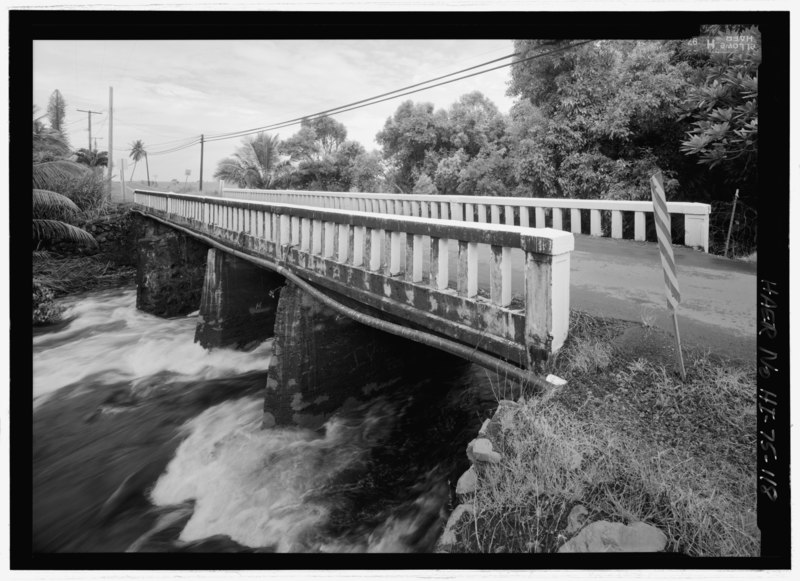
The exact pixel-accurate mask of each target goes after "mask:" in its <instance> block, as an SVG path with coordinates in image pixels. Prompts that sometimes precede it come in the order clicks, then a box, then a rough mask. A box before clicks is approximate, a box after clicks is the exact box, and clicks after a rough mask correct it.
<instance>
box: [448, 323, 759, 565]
mask: <svg viewBox="0 0 800 581" xmlns="http://www.w3.org/2000/svg"><path fill="white" fill-rule="evenodd" d="M571 323H572V324H571V329H570V338H569V339H568V342H567V344H566V345H565V347H564V349H563V350H562V351H561V352H560V353H559V354H558V356H557V357H556V358H555V360H554V361H552V362H550V363H549V364H548V365H547V366H546V369H545V371H546V372H548V373H554V374H556V375H559V376H560V377H563V378H565V379H567V380H568V383H567V385H565V386H563V387H553V388H552V389H551V390H550V391H549V392H548V393H545V394H543V395H536V396H534V395H530V396H528V397H523V398H521V399H520V400H519V403H520V404H521V405H520V406H518V407H516V408H514V410H515V411H514V412H513V416H511V418H510V419H509V420H508V424H507V425H508V429H507V430H504V431H503V434H502V437H501V440H502V441H501V442H496V446H495V448H496V449H498V450H499V451H501V452H502V454H503V459H502V461H501V462H500V463H499V464H497V465H494V466H492V465H490V466H488V467H484V468H483V469H481V470H480V474H479V483H478V486H477V492H476V493H475V496H474V499H473V500H472V502H473V506H474V513H473V514H471V515H470V513H465V514H466V516H465V517H463V518H462V519H461V520H460V521H459V523H458V525H457V529H456V532H457V538H458V540H459V542H458V545H457V546H456V547H455V550H456V551H464V552H476V551H477V552H490V553H493V552H529V553H530V552H554V551H557V550H558V548H559V547H560V546H562V545H563V544H564V543H565V542H566V541H567V540H568V539H569V538H571V537H572V536H574V534H575V533H576V532H577V531H576V530H574V529H573V530H570V531H569V532H567V528H568V516H569V515H570V512H571V511H572V510H573V508H574V507H576V506H578V505H581V506H583V507H584V508H585V509H586V511H587V512H586V519H585V521H584V524H589V523H590V522H593V521H598V520H606V521H611V522H621V523H625V524H630V523H633V522H637V521H643V522H645V523H648V524H651V525H653V526H656V527H658V528H659V529H660V530H661V531H662V532H664V534H665V535H666V536H667V538H668V545H667V548H666V550H667V551H669V552H676V553H681V554H685V555H689V556H757V555H758V554H759V550H760V549H759V547H760V534H759V530H758V528H757V525H756V487H755V482H756V474H755V465H756V462H755V434H756V428H755V423H756V401H755V395H756V385H755V384H756V378H755V373H754V370H753V369H752V366H748V365H744V364H743V363H741V362H736V361H728V360H724V359H721V358H718V357H715V356H713V355H711V354H709V353H707V352H705V351H703V350H702V349H685V351H684V357H685V361H686V371H687V378H686V381H685V382H684V381H681V379H680V377H679V376H677V375H676V374H675V373H674V371H673V363H674V346H673V345H674V344H673V343H672V338H671V337H670V336H669V335H667V334H666V333H664V332H663V331H660V330H658V329H656V328H653V327H644V326H639V325H635V324H632V323H625V322H622V321H613V320H612V321H609V320H601V319H595V318H593V317H590V316H588V315H585V314H582V313H579V312H573V315H572V321H571Z"/></svg>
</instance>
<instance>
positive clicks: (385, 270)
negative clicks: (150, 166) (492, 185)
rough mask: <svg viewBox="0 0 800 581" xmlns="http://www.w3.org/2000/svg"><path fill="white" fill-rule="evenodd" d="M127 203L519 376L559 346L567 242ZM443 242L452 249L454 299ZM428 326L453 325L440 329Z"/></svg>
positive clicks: (563, 329) (430, 222)
mask: <svg viewBox="0 0 800 581" xmlns="http://www.w3.org/2000/svg"><path fill="white" fill-rule="evenodd" d="M135 203H136V205H137V206H139V207H140V208H142V209H146V210H149V211H150V212H153V213H154V214H155V215H158V216H162V217H166V218H168V219H169V220H172V221H175V222H176V223H183V224H187V225H189V226H190V227H192V228H193V229H195V230H197V231H199V232H202V233H205V234H209V235H212V236H214V237H216V238H217V239H225V240H228V241H230V242H231V243H232V244H234V245H236V247H237V249H238V248H244V249H246V250H248V251H251V252H253V253H256V254H258V255H260V256H269V257H272V258H273V259H275V260H279V261H281V263H282V264H284V265H290V266H292V267H294V269H295V270H296V271H297V273H298V274H299V275H301V276H303V275H304V274H305V275H306V278H307V279H308V280H310V281H311V282H317V283H320V284H325V283H326V282H330V280H328V279H331V280H334V279H335V280H336V281H338V284H340V285H341V284H344V285H347V288H349V289H352V290H353V292H354V293H357V294H359V296H361V297H362V299H363V300H364V302H365V303H367V304H372V305H373V306H377V307H378V308H383V306H384V305H385V300H384V299H385V298H389V299H392V300H394V301H396V302H398V303H405V304H402V305H401V306H396V308H395V307H392V309H394V312H393V314H397V313H401V312H402V313H403V314H407V315H409V317H410V319H411V320H412V322H414V323H415V324H423V325H429V326H430V327H431V328H432V329H433V330H434V331H437V332H442V333H451V332H452V333H455V335H456V336H460V338H462V339H463V340H465V342H470V341H472V342H473V344H475V343H480V348H481V349H482V350H486V351H488V352H491V353H494V354H496V355H499V356H501V357H503V358H504V359H507V360H512V361H514V362H515V363H517V364H519V365H520V366H522V367H530V366H532V365H533V362H534V361H536V360H540V359H543V358H545V357H546V356H547V355H548V354H550V353H552V352H555V351H556V350H558V349H559V348H560V347H561V345H562V344H563V343H564V340H565V339H566V335H567V329H568V325H569V275H570V253H571V251H572V250H573V248H574V237H573V236H572V234H570V233H568V232H562V231H558V230H553V229H550V228H544V229H532V228H526V227H522V226H511V225H506V224H487V223H481V224H477V223H469V222H465V221H458V220H446V219H441V218H438V219H437V218H432V217H428V218H421V217H413V216H401V215H396V214H391V213H388V212H384V213H371V212H363V211H352V210H346V209H328V208H320V207H314V206H309V205H291V204H277V203H273V202H263V201H245V200H236V199H230V198H220V197H213V196H205V197H204V196H194V195H185V194H174V193H169V192H152V191H142V190H137V191H136V192H135ZM451 240H454V241H456V246H457V253H456V261H457V264H456V265H455V271H456V277H455V288H454V289H453V288H449V282H450V276H449V272H450V265H449V259H450V256H449V251H448V249H449V246H450V241H451ZM478 245H487V246H488V247H489V248H490V253H489V264H488V269H489V276H488V288H487V289H479V284H478V281H479V277H478V271H479V264H478ZM515 249H519V250H521V251H522V252H523V253H524V256H525V260H524V271H523V276H524V284H523V288H524V296H523V301H522V305H521V306H519V307H515V308H512V302H513V298H514V297H513V296H512V275H513V269H512V258H511V252H512V251H513V250H515ZM426 263H427V264H426ZM358 273H362V274H363V276H362V275H361V274H358ZM364 273H366V274H364ZM359 277H360V278H359ZM479 291H483V294H485V295H486V296H481V293H480V292H479ZM365 293H366V294H365ZM401 307H402V308H401ZM389 310H391V309H389ZM412 311H413V312H412ZM436 317H438V318H439V319H445V320H451V321H453V322H454V323H455V324H456V325H455V327H453V328H450V327H448V326H447V325H442V324H439V323H438V322H437V321H436V320H435V319H436ZM477 346H478V345H476V347H477Z"/></svg>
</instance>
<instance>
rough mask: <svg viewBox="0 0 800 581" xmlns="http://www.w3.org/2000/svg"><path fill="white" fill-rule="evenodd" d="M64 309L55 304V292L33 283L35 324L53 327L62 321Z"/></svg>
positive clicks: (35, 282)
mask: <svg viewBox="0 0 800 581" xmlns="http://www.w3.org/2000/svg"><path fill="white" fill-rule="evenodd" d="M63 312H64V309H63V307H60V306H58V305H57V304H56V303H55V297H54V294H53V291H52V290H50V289H49V288H47V287H46V286H44V285H43V284H41V283H39V282H37V281H33V324H34V325H52V324H53V323H57V322H58V321H60V320H61V315H62V313H63Z"/></svg>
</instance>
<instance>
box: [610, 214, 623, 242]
mask: <svg viewBox="0 0 800 581" xmlns="http://www.w3.org/2000/svg"><path fill="white" fill-rule="evenodd" d="M611 237H612V238H622V212H620V211H619V210H612V211H611Z"/></svg>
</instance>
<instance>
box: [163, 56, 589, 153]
mask: <svg viewBox="0 0 800 581" xmlns="http://www.w3.org/2000/svg"><path fill="white" fill-rule="evenodd" d="M590 42H593V40H585V41H580V42H576V43H573V44H570V45H568V46H563V47H559V48H556V49H553V50H551V51H547V52H543V53H538V54H535V55H532V56H529V57H525V58H523V59H518V60H515V61H512V62H510V63H505V64H502V65H499V66H496V67H492V68H488V69H484V70H480V71H477V72H474V73H470V74H468V75H464V76H462V77H458V78H455V79H449V80H446V81H442V82H440V83H436V84H434V85H430V86H425V87H422V85H429V83H433V82H435V81H440V80H442V79H446V78H447V77H452V76H453V75H458V74H461V73H464V72H467V71H471V70H474V69H477V68H480V67H485V66H486V65H490V64H493V63H496V62H499V61H502V60H506V59H508V58H512V57H515V56H519V53H512V54H509V55H505V56H502V57H499V58H496V59H492V60H490V61H487V62H484V63H481V64H478V65H474V66H471V67H468V68H466V69H461V70H459V71H455V72H453V73H449V74H446V75H441V76H439V77H435V78H433V79H428V80H427V81H423V82H420V83H415V84H413V85H408V86H405V87H402V88H400V89H395V90H394V91H389V92H388V93H382V94H380V95H375V96H373V97H369V98H367V99H361V100H359V101H354V102H352V103H348V104H346V105H341V106H339V107H334V108H332V109H326V110H324V111H320V112H317V113H311V114H309V115H304V116H303V117H296V118H294V119H289V120H287V121H281V122H278V123H273V124H271V125H264V126H261V127H255V128H252V129H244V130H241V131H235V132H230V133H221V134H218V135H212V136H210V137H206V138H205V139H204V140H203V141H204V142H205V143H208V142H211V141H223V140H226V139H233V138H236V137H245V136H247V135H252V134H254V133H258V132H260V131H266V130H274V129H283V128H285V127H290V126H292V125H299V124H301V123H302V122H303V121H305V120H308V119H321V118H323V117H330V116H332V115H338V114H341V113H347V112H349V111H354V110H356V109H361V108H363V107H368V106H370V105H376V104H378V103H382V102H384V101H389V100H391V99H397V98H399V97H405V96H407V95H412V94H414V93H419V92H421V91H426V90H428V89H433V88H436V87H440V86H442V85H447V84H450V83H454V82H456V81H462V80H464V79H468V78H471V77H475V76H478V75H482V74H485V73H489V72H492V71H496V70H499V69H502V68H506V67H510V66H512V65H515V64H519V63H524V62H527V61H530V60H534V59H538V58H543V57H546V56H550V55H552V54H555V53H558V52H563V51H566V50H570V49H573V48H576V47H578V46H582V45H584V44H588V43H590ZM417 87H422V88H417ZM407 89H414V90H407ZM401 91H405V92H402V93H401ZM395 93H398V94H395ZM200 142H201V139H200V138H199V137H198V138H194V139H193V141H191V142H190V143H186V144H184V145H179V146H175V147H173V148H169V149H167V150H164V151H157V152H152V153H148V155H163V154H167V153H175V152H177V151H181V150H183V149H186V148H189V147H193V146H194V145H197V144H198V143H200Z"/></svg>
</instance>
